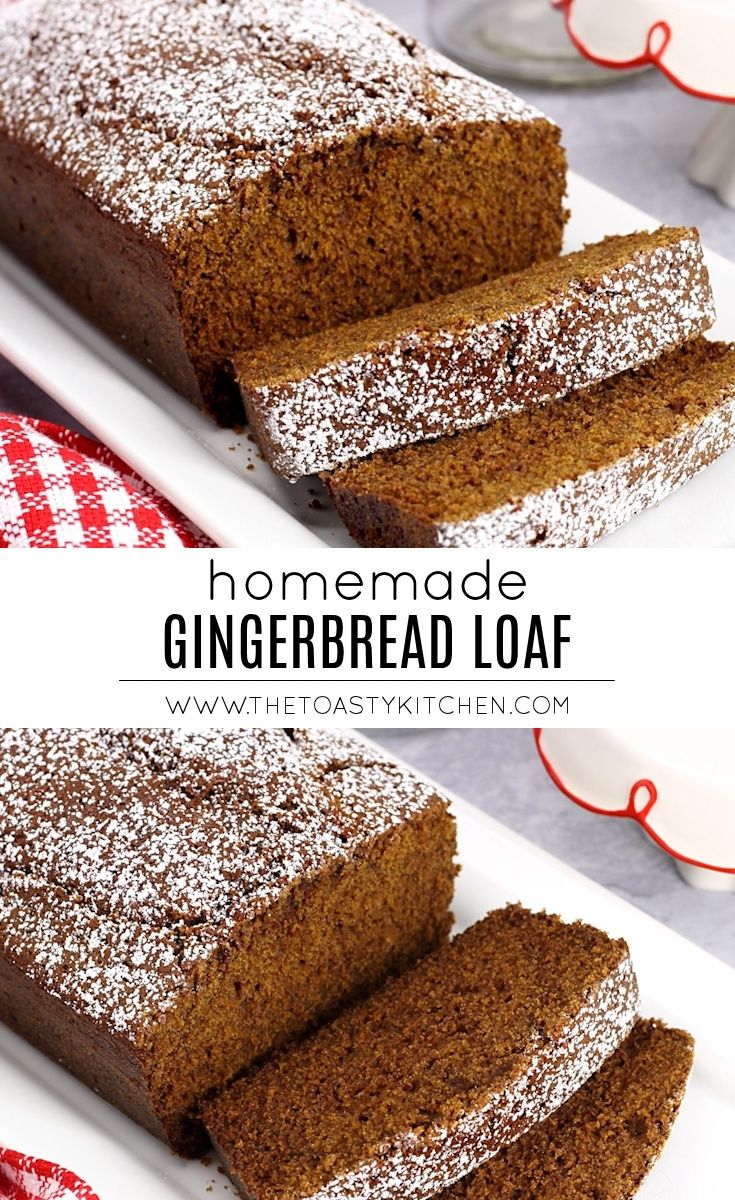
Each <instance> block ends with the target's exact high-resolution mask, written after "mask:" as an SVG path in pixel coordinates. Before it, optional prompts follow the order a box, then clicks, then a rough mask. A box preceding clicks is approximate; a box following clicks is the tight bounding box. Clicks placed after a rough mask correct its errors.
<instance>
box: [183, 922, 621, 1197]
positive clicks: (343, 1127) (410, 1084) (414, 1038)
mask: <svg viewBox="0 0 735 1200" xmlns="http://www.w3.org/2000/svg"><path fill="white" fill-rule="evenodd" d="M637 999H638V995H637V986H636V982H635V976H634V975H633V970H632V966H631V963H630V958H629V955H628V950H627V947H626V945H625V943H624V942H620V941H613V940H612V939H611V938H609V937H607V936H606V935H605V934H603V933H601V932H600V931H599V930H596V929H592V928H591V927H589V926H587V925H582V924H580V923H576V924H571V925H565V924H564V923H563V922H562V921H560V919H559V918H558V917H552V916H547V915H546V914H544V913H530V912H528V911H526V910H524V909H522V908H520V907H519V906H509V907H507V908H505V909H501V910H499V911H497V912H493V913H490V914H489V916H487V917H486V918H485V919H484V920H482V921H479V922H478V923H477V924H475V925H473V926H472V927H471V928H470V929H468V930H466V931H465V932H464V933H462V934H459V935H458V936H457V937H456V938H455V939H454V940H453V941H452V942H451V943H450V944H449V945H448V946H445V947H443V948H441V949H440V950H438V951H436V952H434V953H433V954H431V955H429V956H428V957H427V958H425V959H423V960H422V961H421V962H419V963H418V964H417V965H416V966H414V967H413V968H411V969H410V970H409V971H408V972H407V973H405V974H404V975H403V976H401V977H399V978H398V979H393V980H391V981H389V983H388V984H387V985H386V986H385V987H384V988H383V989H382V990H381V991H379V992H376V993H374V994H373V995H372V996H370V997H369V998H368V999H367V1000H364V1001H362V1002H361V1003H360V1004H358V1005H356V1006H354V1007H353V1008H351V1009H349V1010H347V1011H346V1012H344V1013H343V1014H341V1016H339V1017H337V1019H336V1020H335V1021H333V1022H332V1023H331V1024H330V1025H328V1026H325V1027H323V1028H322V1029H321V1030H319V1031H318V1032H317V1033H316V1034H315V1035H314V1036H313V1037H311V1038H310V1039H308V1040H307V1041H306V1042H302V1043H301V1044H300V1045H297V1046H295V1047H293V1048H291V1049H290V1050H287V1051H285V1052H284V1053H283V1054H281V1055H278V1056H276V1057H275V1058H273V1059H271V1060H269V1062H267V1063H266V1064H264V1065H263V1066H262V1067H261V1068H260V1069H259V1070H256V1071H255V1072H254V1073H251V1074H249V1075H248V1076H246V1077H245V1078H243V1079H242V1080H240V1081H239V1082H237V1083H235V1084H234V1085H233V1086H232V1087H231V1088H230V1089H229V1090H228V1091H226V1092H224V1093H223V1094H221V1095H220V1096H219V1097H217V1098H215V1099H214V1100H213V1101H212V1103H211V1104H210V1105H209V1106H208V1107H207V1109H206V1110H205V1123H206V1126H207V1128H208V1130H209V1132H210V1134H211V1136H212V1139H213V1141H214V1143H215V1145H216V1146H217V1147H218V1148H219V1150H220V1152H221V1153H222V1155H223V1157H224V1160H225V1164H226V1166H227V1168H228V1171H229V1174H230V1176H231V1177H232V1179H233V1181H234V1182H235V1183H237V1184H238V1186H239V1187H240V1189H241V1191H242V1192H243V1194H244V1195H246V1196H247V1197H249V1198H250V1200H276V1198H278V1200H306V1198H307V1197H308V1198H309V1200H336V1198H337V1197H342V1198H345V1200H348V1198H349V1197H355V1198H357V1197H365V1196H367V1195H369V1196H371V1197H374V1198H375V1200H393V1198H395V1200H398V1198H399V1197H400V1198H401V1200H409V1198H411V1197H428V1196H430V1195H432V1194H433V1193H435V1192H437V1191H438V1190H439V1189H440V1188H442V1187H446V1186H448V1185H450V1184H452V1183H453V1182H455V1181H456V1180H457V1179H459V1178H461V1177H462V1176H463V1175H465V1174H467V1173H468V1172H469V1171H471V1170H473V1169H474V1168H476V1167H478V1166H479V1165H480V1164H481V1163H482V1162H484V1161H485V1160H486V1159H487V1158H489V1157H490V1156H491V1155H493V1154H495V1153H496V1152H497V1151H498V1150H499V1149H500V1148H501V1147H502V1146H503V1145H506V1144H508V1143H509V1142H511V1141H513V1140H514V1139H515V1138H517V1137H520V1136H521V1135H522V1134H523V1133H525V1132H526V1130H527V1129H529V1128H530V1127H531V1126H532V1125H533V1124H535V1123H536V1122H537V1121H541V1120H543V1119H544V1117H546V1116H548V1115H549V1113H551V1112H553V1111H554V1110H555V1109H556V1108H558V1107H559V1105H561V1104H563V1103H564V1101H565V1100H567V1099H568V1098H569V1096H570V1095H571V1094H572V1093H573V1092H574V1091H576V1089H577V1088H579V1087H580V1086H581V1085H582V1084H583V1083H584V1082H585V1081H586V1079H587V1078H588V1077H589V1076H590V1075H591V1074H592V1072H594V1071H595V1070H597V1069H598V1067H600V1066H601V1065H602V1063H603V1062H604V1061H605V1060H606V1059H607V1058H608V1057H609V1055H610V1054H612V1053H613V1051H614V1050H615V1049H617V1047H618V1045H619V1044H620V1042H621V1041H622V1040H623V1039H624V1038H625V1037H626V1036H627V1034H628V1033H629V1031H630V1029H631V1027H632V1025H633V1022H634V1019H635V1012H636V1008H637Z"/></svg>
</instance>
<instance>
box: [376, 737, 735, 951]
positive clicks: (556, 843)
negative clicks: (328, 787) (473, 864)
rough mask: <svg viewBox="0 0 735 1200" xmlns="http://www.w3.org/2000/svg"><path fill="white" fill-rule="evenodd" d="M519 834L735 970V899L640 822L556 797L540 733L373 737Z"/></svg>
mask: <svg viewBox="0 0 735 1200" xmlns="http://www.w3.org/2000/svg"><path fill="white" fill-rule="evenodd" d="M365 732H366V733H367V734H368V735H369V736H370V737H372V738H374V739H375V740H376V741H378V742H380V744H381V745H382V746H383V747H384V748H385V749H386V750H389V751H391V752H392V753H394V754H396V755H398V757H400V758H402V759H403V760H404V761H405V762H407V763H410V764H411V765H412V766H415V767H416V768H417V769H418V770H420V771H422V772H424V774H426V775H429V776H430V777H431V778H432V779H434V780H436V782H437V783H439V784H441V785H443V786H444V787H446V788H447V789H448V790H450V791H453V792H455V793H456V794H457V795H458V796H461V797H462V798H463V799H465V800H469V801H470V802H471V803H472V804H475V805H477V807H478V808H481V809H482V810H483V811H484V812H486V813H488V814H489V815H490V816H492V817H495V818H496V819H497V820H498V821H501V822H502V823H503V824H504V825H507V826H508V827H509V828H510V829H513V830H515V831H516V833H520V834H522V835H523V837H525V838H528V840H529V841H531V842H534V843H535V844H536V845H537V846H540V847H542V849H544V850H548V851H549V853H550V854H554V855H555V856H556V857H557V858H560V859H561V860H562V861H563V862H565V863H568V864H569V865H570V866H572V867H575V868H576V869H577V870H578V871H581V872H582V873H583V874H584V875H588V876H589V877H590V878H591V879H595V880H596V881H597V882H598V883H601V884H602V885H603V886H604V887H606V888H610V890H611V891H613V892H615V893H616V894H617V895H618V896H622V897H623V899H625V900H629V901H630V902H631V903H632V904H635V905H637V906H638V907H639V908H642V909H643V910H644V911H645V912H647V913H650V914H651V915H652V916H654V917H656V919H657V920H659V921H662V922H663V923H664V925H668V926H669V927H670V928H671V929H676V930H677V931H678V932H679V933H681V934H683V935H684V937H687V938H690V939H691V941H693V942H696V943H697V944H698V945H699V946H702V947H704V949H705V950H709V951H710V952H711V953H712V954H716V955H717V956H718V957H719V958H722V959H724V960H725V961H726V962H728V963H730V965H731V966H735V894H733V893H732V892H729V893H719V892H705V891H700V890H698V889H696V888H691V887H688V886H687V884H685V883H684V882H683V880H682V879H681V877H680V875H679V873H678V871H677V870H676V867H675V866H674V864H673V862H672V861H671V860H670V859H669V858H667V856H666V855H665V854H663V853H662V852H661V851H660V850H659V849H658V848H657V847H656V846H655V845H654V844H653V843H652V842H651V841H650V840H649V839H648V838H647V837H646V836H645V835H644V834H643V833H642V832H641V830H640V829H639V827H638V826H637V825H635V824H633V822H631V821H608V820H605V819H604V818H603V817H597V816H595V815H594V814H592V813H587V812H584V811H583V810H582V809H580V808H577V807H576V806H575V805H574V804H572V803H571V802H570V801H569V800H567V799H566V798H565V797H564V796H563V795H562V794H561V792H559V791H557V789H556V788H555V787H554V785H553V784H552V783H551V781H550V780H549V778H548V776H547V775H546V772H545V771H544V769H543V767H542V766H541V763H540V761H539V759H538V756H537V754H536V749H535V746H534V742H533V735H532V733H531V730H525V729H522V730H507V729H500V730H467V729H458V730H436V729H417V730H415V731H414V730H409V731H406V730H388V729H380V730H366V731H365Z"/></svg>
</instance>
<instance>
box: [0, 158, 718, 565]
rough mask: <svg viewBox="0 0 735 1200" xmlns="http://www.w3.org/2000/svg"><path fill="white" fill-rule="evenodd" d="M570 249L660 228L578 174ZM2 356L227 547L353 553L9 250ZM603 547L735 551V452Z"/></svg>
mask: <svg viewBox="0 0 735 1200" xmlns="http://www.w3.org/2000/svg"><path fill="white" fill-rule="evenodd" d="M569 203H570V207H571V210H572V218H571V221H570V223H569V226H568V230H567V237H566V248H567V249H569V250H573V249H577V248H579V247H580V246H582V245H583V244H584V243H585V242H591V241H597V240H599V239H600V238H602V237H604V236H605V235H606V234H612V233H628V232H631V231H633V230H636V229H641V228H652V227H653V226H654V225H656V224H658V222H657V221H656V220H655V219H654V218H653V217H650V216H647V215H646V214H645V213H642V212H641V211H640V210H639V209H637V208H634V207H633V206H632V205H630V204H627V203H626V202H625V201H624V200H621V199H619V198H618V197H617V196H614V195H612V194H611V193H610V192H607V191H604V190H603V189H602V188H599V187H597V186H596V185H594V184H592V183H589V182H588V181H587V180H585V179H582V178H580V177H579V176H577V175H574V174H572V175H570V178H569ZM707 259H708V263H709V267H710V271H711V273H712V280H713V285H714V290H715V296H716V300H717V305H718V310H719V320H718V324H717V327H716V330H715V331H714V333H715V335H716V336H720V337H722V338H725V339H728V340H729V339H732V340H735V264H733V263H730V262H728V261H727V260H726V259H724V258H722V257H720V256H719V255H716V254H712V253H710V254H708V255H707ZM0 353H2V354H4V355H5V356H6V357H7V358H8V359H10V360H11V362H13V363H14V364H15V365H16V366H17V367H19V368H20V370H21V371H23V372H24V373H25V374H26V375H27V376H29V377H30V378H31V379H33V380H34V382H35V383H37V384H38V385H39V386H40V387H42V388H43V389H44V390H45V391H46V392H47V393H48V394H49V395H50V396H51V397H52V398H53V399H54V400H56V401H57V402H58V403H59V404H61V405H62V406H63V407H64V408H65V409H67V411H68V412H70V413H71V414H72V415H73V416H74V417H76V419H77V420H78V421H80V422H81V423H82V424H83V425H85V426H86V427H87V428H88V429H90V430H91V431H92V432H93V433H94V434H95V435H96V436H97V437H98V438H100V439H101V440H102V441H104V442H106V443H107V445H108V446H110V447H111V448H112V449H113V450H115V451H116V452H117V453H118V454H119V455H120V456H121V457H122V458H123V459H124V460H125V461H126V462H128V463H129V464H130V465H131V466H132V467H133V468H135V469H136V470H137V471H139V472H140V474H141V475H143V476H144V477H145V478H146V479H148V480H149V481H150V482H151V483H152V484H154V485H155V486H156V487H157V488H158V489H159V491H161V492H163V493H164V495H166V496H167V497H168V498H169V500H171V501H172V502H173V503H174V504H176V505H177V506H178V508H180V509H181V510H182V511H183V512H185V513H186V514H187V516H189V517H191V519H192V520H193V521H195V522H196V524H197V525H199V526H200V528H202V529H204V530H205V531H206V532H207V533H208V534H210V536H211V537H212V538H213V539H214V540H215V542H217V543H218V544H219V545H222V546H239V547H256V546H269V547H274V546H275V547H278V546H291V547H294V548H296V547H302V546H319V545H328V546H349V545H351V544H352V542H351V539H350V538H349V536H348V535H347V533H346V531H345V530H344V528H343V526H342V524H341V522H340V521H339V519H338V517H337V515H336V513H335V512H334V511H333V510H332V508H331V506H330V505H329V503H328V501H327V500H326V498H325V497H324V494H323V492H322V489H321V485H320V484H319V483H318V481H314V480H310V481H309V480H306V481H301V482H300V483H299V484H296V485H291V484H287V483H284V482H283V481H282V480H279V479H277V478H276V477H275V476H274V475H273V474H272V473H271V471H270V470H269V468H268V467H267V466H266V465H265V464H264V463H263V462H261V461H260V460H259V459H258V457H257V455H256V453H255V448H254V446H253V445H252V444H251V442H250V441H249V440H248V438H247V437H246V436H242V435H241V436H237V435H236V434H234V433H233V432H232V431H228V430H222V429H218V428H217V427H216V426H215V425H214V423H213V422H212V421H210V420H209V418H207V417H205V416H204V415H203V414H201V413H199V412H198V411H197V410H196V409H195V408H194V407H193V406H192V405H191V404H189V403H188V402H187V401H186V400H184V399H183V398H182V397H181V396H178V395H177V394H176V393H175V392H173V391H172V390H171V389H170V388H168V387H166V385H165V384H163V383H161V381H160V380H159V379H157V378H156V377H155V376H153V375H152V374H151V373H150V372H148V371H147V370H145V369H144V368H143V367H141V366H139V364H137V363H136V362H134V361H133V360H132V359H131V358H130V357H129V356H128V355H126V354H125V353H124V352H122V351H121V350H119V349H118V348H117V347H116V346H115V345H113V343H112V342H111V341H110V340H109V339H107V338H105V337H104V336H103V335H101V334H99V333H98V332H97V331H96V330H95V329H93V328H92V327H91V326H90V325H89V324H88V323H87V322H86V321H84V320H82V318H80V317H79V316H77V314H76V313H74V312H73V311H72V310H71V309H70V308H69V306H68V305H66V304H65V303H64V302H63V301H62V300H60V299H58V297H56V296H55V295H54V294H53V293H52V292H51V291H50V290H49V289H47V288H46V287H45V286H44V285H42V284H41V283H39V281H38V280H37V279H36V278H35V277H34V276H33V275H32V273H31V272H29V271H28V270H26V268H25V267H23V266H22V265H21V264H20V263H18V262H17V260H15V259H14V258H13V257H12V256H11V255H9V254H7V253H6V252H3V251H2V250H0ZM601 544H602V545H605V546H644V547H654V546H687V547H697V546H732V545H735V450H733V451H731V452H730V453H729V454H727V455H725V456H724V457H723V458H722V459H720V460H719V461H718V462H717V463H715V464H714V465H713V466H711V467H710V468H709V469H708V470H707V471H705V472H704V473H703V474H702V475H700V476H698V477H697V478H696V479H694V480H692V481H691V482H690V483H688V484H686V485H685V487H684V488H682V489H681V490H680V491H679V492H677V493H676V494H675V495H673V496H671V497H669V498H668V499H667V500H665V501H664V502H663V503H662V504H660V505H659V506H658V507H657V508H655V509H651V510H649V511H648V512H646V513H643V514H641V515H640V516H638V517H636V518H635V519H634V520H633V521H631V522H630V523H629V524H628V525H626V526H625V527H624V528H623V529H621V530H618V531H616V532H615V533H614V534H612V535H610V536H609V537H608V538H606V539H605V540H604V542H603V543H601Z"/></svg>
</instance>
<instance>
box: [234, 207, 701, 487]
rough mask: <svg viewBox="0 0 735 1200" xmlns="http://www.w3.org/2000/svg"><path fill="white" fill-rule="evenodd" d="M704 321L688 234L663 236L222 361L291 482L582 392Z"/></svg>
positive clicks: (271, 457) (267, 449) (601, 249)
mask: <svg viewBox="0 0 735 1200" xmlns="http://www.w3.org/2000/svg"><path fill="white" fill-rule="evenodd" d="M713 320H714V305H713V301H712V292H711V288H710V284H709V278H708V275H707V270H706V268H705V265H704V262H703V259H702V247H701V244H700V241H699V235H698V233H697V231H696V230H694V229H667V228H662V229H659V230H657V231H656V232H655V233H636V234H628V235H625V236H622V237H610V238H606V239H605V240H604V241H603V242H599V243H597V244H596V245H593V246H588V247H586V249H584V250H580V251H577V252H575V253H573V254H568V255H565V256H564V257H562V258H558V259H553V260H551V261H550V262H544V263H541V264H538V265H536V266H533V267H529V268H528V269H527V270H526V271H525V272H523V273H522V274H517V275H511V276H505V277H503V278H501V279H497V280H493V281H491V282H489V283H485V284H482V285H480V286H478V287H474V288H468V289H465V290H464V291H460V292H456V293H453V294H452V295H451V296H446V297H443V298H441V299H438V300H433V301H430V302H429V303H427V304H422V305H414V306H413V307H411V308H407V309H400V310H397V311H395V312H392V313H389V314H387V315H385V316H383V317H374V318H372V319H371V320H365V321H361V322H359V323H357V324H354V325H342V326H338V327H336V328H334V329H329V330H326V331H325V332H323V333H318V334H312V335H311V336H310V337H306V338H302V339H300V340H299V341H295V342H279V343H276V344H274V345H272V346H266V347H263V348H262V349H260V350H256V351H253V352H251V353H249V354H241V355H235V357H234V360H233V361H234V365H235V373H236V376H237V380H238V383H239V386H240V389H241V391H242V394H243V400H244V403H245V408H246V412H247V414H248V418H249V420H250V423H251V425H252V426H253V429H254V430H255V433H256V434H257V437H258V440H259V442H260V445H261V447H262V449H263V452H264V454H265V456H266V458H267V460H268V462H269V463H270V465H271V467H272V468H273V469H274V470H275V471H276V472H277V473H278V474H280V475H284V476H286V478H288V479H292V480H293V479H297V478H298V477H299V476H302V475H309V474H313V473H316V472H321V471H329V470H333V469H334V468H335V467H338V466H341V465H343V464H345V463H348V462H350V461H352V460H354V459H356V458H362V457H365V456H367V455H370V454H373V453H375V452H376V451H378V450H387V449H391V448H392V447H394V446H400V445H404V444H406V443H409V442H417V441H423V440H424V439H426V438H435V437H439V436H441V435H443V434H451V433H456V432H458V431H459V430H462V429H469V428H473V427H475V426H478V425H485V424H487V423H488V422H489V421H491V420H493V419H495V418H496V417H500V416H504V415H506V414H508V413H511V412H515V411H518V410H519V409H523V408H526V407H528V406H530V405H532V404H534V403H538V402H540V401H545V400H549V399H553V398H555V397H559V396H562V395H563V394H564V393H566V392H569V391H572V390H574V389H576V388H581V387H587V386H589V385H590V384H592V383H595V382H599V381H600V380H602V379H606V378H608V377H609V376H611V375H616V374H619V373H620V372H621V371H625V370H628V369H629V368H631V367H637V366H639V365H640V364H641V363H643V362H647V361H650V360H651V359H655V358H657V357H658V356H659V355H660V354H662V353H664V352H665V351H666V350H671V349H673V348H675V347H676V346H678V345H680V344H681V343H682V342H684V341H686V340H687V339H689V338H691V337H693V336H695V335H696V334H699V333H702V332H703V331H704V330H705V329H707V328H708V327H709V326H710V325H711V324H712V322H713Z"/></svg>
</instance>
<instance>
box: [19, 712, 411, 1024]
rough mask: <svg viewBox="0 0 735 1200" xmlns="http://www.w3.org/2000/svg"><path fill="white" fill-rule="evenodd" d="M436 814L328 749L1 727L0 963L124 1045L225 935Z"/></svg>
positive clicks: (373, 756)
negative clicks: (416, 818) (387, 835)
mask: <svg viewBox="0 0 735 1200" xmlns="http://www.w3.org/2000/svg"><path fill="white" fill-rule="evenodd" d="M433 802H435V795H434V793H432V791H431V789H430V788H428V787H427V786H425V785H423V784H421V783H420V782H419V781H417V780H416V779H415V777H413V776H412V775H411V773H410V772H408V771H407V770H405V769H403V768H401V767H398V766H396V765H394V764H392V763H389V762H387V761H386V760H384V759H383V758H382V757H381V756H380V755H379V754H377V753H372V752H371V751H370V750H367V749H365V748H364V747H363V746H362V745H361V744H358V743H352V744H351V743H350V741H349V739H346V738H343V737H340V738H334V739H333V740H332V739H330V737H329V735H327V734H322V735H320V736H319V737H316V736H314V735H311V734H308V733H295V734H294V735H293V736H292V737H289V736H288V735H287V734H286V733H284V732H282V731H279V730H275V731H270V730H252V731H242V732H234V733H230V732H224V731H216V730H215V731H206V732H203V733H199V734H193V735H191V734H186V733H183V732H180V731H178V732H177V731H173V732H170V731H163V730H148V731H133V730H127V731H126V730H73V731H63V730H6V731H4V733H3V734H2V737H0V828H2V830H3V840H2V861H1V862H0V879H1V880H2V888H1V890H0V949H1V951H2V953H3V955H4V956H5V957H6V958H8V959H9V960H10V961H12V962H13V963H15V964H16V965H17V966H18V967H19V968H20V969H21V970H22V971H23V972H24V973H26V974H27V975H29V976H30V977H31V978H32V979H34V980H35V981H36V982H37V983H38V984H39V985H40V986H41V987H43V988H44V989H45V990H46V991H48V992H49V993H50V994H51V995H53V996H57V997H58V998H60V999H61V1000H62V1001H64V1002H65V1003H66V1004H68V1005H70V1006H71V1007H72V1008H74V1009H75V1010H76V1011H78V1012H80V1013H82V1014H84V1015H86V1016H88V1017H91V1018H93V1019H94V1020H96V1021H99V1022H100V1023H101V1024H102V1025H103V1026H105V1027H107V1028H109V1029H111V1030H114V1031H116V1032H118V1033H123V1034H126V1035H128V1036H130V1037H131V1038H133V1039H134V1037H135V1034H136V1032H137V1030H138V1029H139V1027H140V1024H141V1022H143V1021H144V1020H145V1018H146V1016H147V1015H149V1014H151V1013H160V1012H162V1011H164V1010H165V1009H166V1008H167V1007H168V1006H170V1005H171V1004H173V1003H174V1002H175V1000H176V997H177V994H178V992H179V991H180V990H181V989H182V988H184V987H186V986H187V981H188V979H189V977H190V972H191V970H192V969H193V968H194V966H195V965H196V964H198V963H200V962H201V961H202V960H203V959H206V958H207V957H209V956H210V955H211V954H212V953H214V952H215V951H216V949H217V947H218V946H220V945H222V944H223V943H224V942H226V939H227V937H228V933H229V932H230V930H231V929H232V927H233V924H234V923H235V922H236V921H247V920H249V919H253V918H254V917H256V916H257V915H258V913H260V912H262V911H263V910H264V909H266V908H267V907H268V906H269V905H271V904H272V903H273V902H274V901H275V900H277V899H278V898H279V897H281V896H282V895H283V893H284V891H285V890H287V889H288V888H289V887H290V886H291V885H292V884H293V883H295V882H296V881H297V880H301V879H303V878H304V877H305V876H309V875H312V874H315V873H318V872H319V871H320V870H321V869H322V868H323V867H324V865H325V864H326V863H329V862H332V861H334V860H335V859H347V858H349V857H350V856H351V855H352V854H353V853H354V852H355V850H356V849H357V848H359V847H360V846H361V845H365V844H366V843H368V842H370V841H372V840H373V839H374V838H375V837H376V836H379V835H380V834H381V833H383V832H385V831H386V830H388V829H389V828H391V827H392V826H394V825H397V824H399V823H401V822H403V821H405V820H408V819H410V818H411V816H412V815H413V814H416V813H419V812H421V811H423V810H424V809H425V808H426V806H427V805H429V804H431V803H433Z"/></svg>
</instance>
